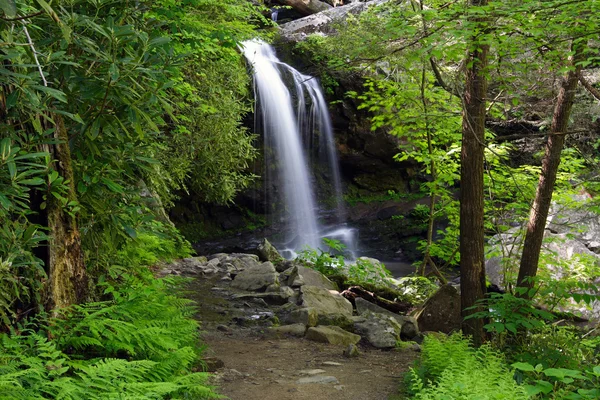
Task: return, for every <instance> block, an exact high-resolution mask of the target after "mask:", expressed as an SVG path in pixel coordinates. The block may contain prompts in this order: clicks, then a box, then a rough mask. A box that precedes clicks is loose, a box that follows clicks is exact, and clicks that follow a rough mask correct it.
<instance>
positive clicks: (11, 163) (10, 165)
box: [6, 160, 17, 179]
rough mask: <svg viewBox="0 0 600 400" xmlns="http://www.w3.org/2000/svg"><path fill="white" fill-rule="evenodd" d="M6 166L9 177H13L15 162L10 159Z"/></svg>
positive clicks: (15, 171) (15, 173) (15, 172)
mask: <svg viewBox="0 0 600 400" xmlns="http://www.w3.org/2000/svg"><path fill="white" fill-rule="evenodd" d="M6 166H7V167H8V172H9V173H10V179H15V176H16V175H17V165H16V164H15V162H14V161H12V160H10V161H8V162H7V163H6Z"/></svg>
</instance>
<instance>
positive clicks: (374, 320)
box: [354, 312, 402, 349]
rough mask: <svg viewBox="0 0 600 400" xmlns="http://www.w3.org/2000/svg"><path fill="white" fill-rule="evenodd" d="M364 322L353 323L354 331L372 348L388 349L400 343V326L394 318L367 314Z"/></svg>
mask: <svg viewBox="0 0 600 400" xmlns="http://www.w3.org/2000/svg"><path fill="white" fill-rule="evenodd" d="M364 318H365V321H364V322H355V323H354V331H355V332H356V333H358V334H359V335H361V336H362V337H363V338H365V339H366V340H367V341H368V342H369V343H370V344H371V345H372V346H373V347H376V348H378V349H389V348H394V347H396V343H397V342H399V341H400V335H401V332H402V326H401V325H400V324H399V323H398V322H397V321H396V319H395V318H394V317H390V316H387V315H383V314H375V313H371V312H369V313H367V314H366V315H365V317H364Z"/></svg>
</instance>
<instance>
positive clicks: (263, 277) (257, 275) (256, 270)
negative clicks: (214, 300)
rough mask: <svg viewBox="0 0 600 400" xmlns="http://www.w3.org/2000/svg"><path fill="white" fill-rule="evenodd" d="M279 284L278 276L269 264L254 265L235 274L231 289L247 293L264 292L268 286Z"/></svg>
mask: <svg viewBox="0 0 600 400" xmlns="http://www.w3.org/2000/svg"><path fill="white" fill-rule="evenodd" d="M272 284H279V276H278V274H277V272H276V271H275V267H274V266H273V264H271V263H270V262H264V263H262V264H257V265H254V266H252V267H250V268H247V269H245V270H243V271H242V272H240V273H239V274H237V275H236V276H235V279H234V280H233V282H231V287H233V288H236V289H241V290H248V291H253V290H256V291H259V290H265V289H266V288H267V287H268V286H269V285H272Z"/></svg>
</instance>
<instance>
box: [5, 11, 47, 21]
mask: <svg viewBox="0 0 600 400" xmlns="http://www.w3.org/2000/svg"><path fill="white" fill-rule="evenodd" d="M43 13H44V11H38V12H36V13H34V14H29V15H24V16H22V17H15V18H5V17H0V19H2V20H4V21H6V22H13V21H22V20H24V19H29V18H33V17H37V16H38V15H42V14H43Z"/></svg>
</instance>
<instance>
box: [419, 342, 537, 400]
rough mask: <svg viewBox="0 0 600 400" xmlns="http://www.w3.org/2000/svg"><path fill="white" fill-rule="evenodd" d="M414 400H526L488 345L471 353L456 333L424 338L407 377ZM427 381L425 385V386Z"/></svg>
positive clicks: (510, 373) (509, 373) (466, 344)
mask: <svg viewBox="0 0 600 400" xmlns="http://www.w3.org/2000/svg"><path fill="white" fill-rule="evenodd" d="M408 378H409V381H410V384H411V388H412V390H413V393H414V394H415V396H414V398H415V399H422V400H433V399H440V400H441V399H445V400H454V399H465V400H468V399H481V400H492V399H499V400H500V399H502V400H505V399H506V400H510V399H515V400H520V399H528V398H529V396H528V395H527V394H526V392H525V389H524V387H522V386H519V385H517V384H516V382H515V381H514V379H513V374H512V372H511V371H510V370H509V369H508V368H507V367H506V365H505V364H504V360H503V358H502V356H501V355H500V354H498V353H497V352H495V351H494V350H492V349H491V347H489V346H482V347H481V348H479V349H477V350H475V349H473V348H471V347H470V345H469V341H468V340H467V339H465V338H464V337H463V336H462V335H460V334H455V335H452V336H450V337H448V338H436V337H432V336H428V337H426V338H425V341H424V343H423V357H422V360H421V367H420V369H418V370H415V369H412V370H411V372H410V373H409V375H408ZM425 382H427V384H425Z"/></svg>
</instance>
